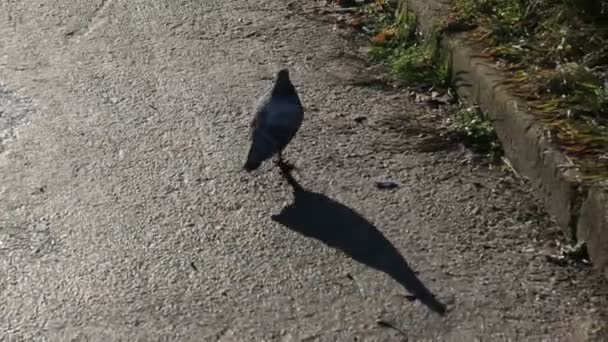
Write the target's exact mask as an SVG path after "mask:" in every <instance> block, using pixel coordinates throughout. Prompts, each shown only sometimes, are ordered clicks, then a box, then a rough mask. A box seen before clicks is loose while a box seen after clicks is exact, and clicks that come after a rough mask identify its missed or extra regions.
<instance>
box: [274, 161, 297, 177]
mask: <svg viewBox="0 0 608 342" xmlns="http://www.w3.org/2000/svg"><path fill="white" fill-rule="evenodd" d="M275 163H276V165H277V166H278V167H279V168H280V169H281V171H283V172H284V173H285V172H286V173H290V172H291V171H293V170H295V169H296V167H295V165H293V164H291V163H289V162H286V161H285V160H283V158H279V159H277V161H276V162H275Z"/></svg>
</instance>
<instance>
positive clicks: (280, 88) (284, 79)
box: [272, 69, 296, 96]
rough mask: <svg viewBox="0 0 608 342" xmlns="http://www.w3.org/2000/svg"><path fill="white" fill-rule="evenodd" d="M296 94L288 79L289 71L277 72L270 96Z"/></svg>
mask: <svg viewBox="0 0 608 342" xmlns="http://www.w3.org/2000/svg"><path fill="white" fill-rule="evenodd" d="M295 93H296V90H295V88H294V86H293V84H292V83H291V80H290V79H289V70H287V69H281V70H279V72H277V79H276V81H275V83H274V88H273V89H272V94H273V95H277V96H289V95H293V94H295Z"/></svg>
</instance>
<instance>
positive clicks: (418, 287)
mask: <svg viewBox="0 0 608 342" xmlns="http://www.w3.org/2000/svg"><path fill="white" fill-rule="evenodd" d="M282 173H283V177H285V179H286V181H287V182H288V183H289V185H290V186H291V187H292V189H293V192H294V197H295V198H294V202H293V203H292V204H290V205H289V206H287V207H285V208H283V209H282V210H281V212H280V213H279V214H277V215H273V216H272V217H271V218H272V220H273V221H275V222H277V223H279V224H281V225H283V226H285V227H287V228H289V229H291V230H293V231H295V232H298V233H300V234H302V235H304V236H307V237H312V238H315V239H317V240H320V241H321V242H323V243H324V244H326V245H327V246H329V247H333V248H337V249H339V250H341V251H343V252H344V253H345V254H347V255H348V256H349V257H351V258H352V259H354V260H356V261H358V262H360V263H362V264H364V265H367V266H369V267H372V268H374V269H376V270H378V271H381V272H384V273H386V274H387V275H389V276H390V277H392V278H393V279H394V280H396V281H397V282H398V283H399V284H401V285H402V286H403V287H404V288H405V289H406V290H407V291H408V292H410V293H411V296H406V298H408V300H410V301H414V300H419V301H420V302H421V303H423V304H424V305H426V306H427V307H428V308H429V309H430V310H432V311H434V312H436V313H438V314H439V315H442V316H443V315H444V314H445V311H446V307H445V305H444V304H442V303H441V302H439V301H438V300H437V299H435V296H434V295H433V294H432V293H431V292H430V291H429V289H427V287H426V286H425V285H424V284H423V283H422V281H420V280H419V279H418V277H417V276H416V272H414V271H413V270H412V269H411V268H410V266H409V265H408V264H407V262H406V261H405V259H404V258H403V256H402V255H401V254H400V253H399V251H398V250H397V249H396V248H395V247H394V246H393V245H392V244H391V242H390V241H388V240H387V239H386V238H385V237H384V235H383V234H382V233H381V232H380V231H379V230H378V229H377V228H376V227H375V226H374V225H373V224H372V223H370V222H369V221H368V220H366V219H365V218H364V217H363V216H361V215H360V214H358V213H357V212H356V211H355V210H353V209H351V208H349V207H347V206H345V205H343V204H341V203H339V202H337V201H335V200H333V199H331V198H329V197H327V196H325V195H323V194H320V193H315V192H311V191H307V190H306V189H304V188H303V187H302V186H301V185H300V184H299V183H298V182H297V181H296V180H295V179H294V178H293V176H292V175H291V172H290V171H287V170H283V172H282Z"/></svg>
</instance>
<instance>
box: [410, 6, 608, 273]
mask: <svg viewBox="0 0 608 342" xmlns="http://www.w3.org/2000/svg"><path fill="white" fill-rule="evenodd" d="M401 2H402V4H403V5H404V6H407V7H408V9H409V10H411V11H412V12H413V13H414V14H415V15H416V17H417V20H418V25H419V29H420V31H421V33H422V35H423V36H425V37H427V38H431V37H432V36H433V34H435V32H436V30H437V28H438V27H439V25H440V24H441V19H442V18H446V17H447V14H448V13H449V9H450V8H449V6H450V4H449V3H445V2H439V1H437V0H436V1H428V0H401ZM440 49H441V53H443V54H444V55H445V56H449V58H451V63H452V74H453V77H454V86H455V88H456V91H457V93H458V95H459V96H461V97H463V98H466V99H468V100H469V101H471V102H473V103H476V104H478V105H479V106H480V107H481V109H482V110H483V111H484V112H485V113H486V114H487V115H488V116H489V117H490V119H491V120H492V122H493V126H494V128H495V130H496V133H497V135H498V137H499V139H500V141H501V143H502V145H503V148H504V150H505V154H506V156H507V158H508V159H509V160H510V161H511V163H512V164H513V166H514V167H515V169H516V170H517V171H518V172H519V173H520V174H521V175H523V176H524V177H526V178H528V179H529V181H530V184H531V186H532V187H533V191H534V193H535V195H536V196H537V197H538V198H539V199H540V200H541V201H542V203H543V205H544V207H545V210H546V211H547V212H548V213H549V214H550V215H551V216H552V217H553V219H554V220H555V221H556V223H557V224H558V225H559V226H560V227H561V228H562V229H563V230H564V232H566V234H568V236H570V237H572V238H576V239H578V241H584V242H585V243H586V245H587V250H588V253H589V255H590V258H591V261H592V263H593V264H594V266H595V267H597V268H598V269H599V270H603V272H604V274H605V275H606V277H607V278H608V192H607V191H606V187H600V186H596V187H593V188H591V189H590V188H589V187H587V186H583V185H582V184H581V182H580V181H579V180H580V179H581V178H580V174H579V173H578V171H577V169H576V168H574V167H573V166H574V165H573V163H572V162H571V161H570V160H569V158H568V157H567V156H566V155H564V154H563V153H561V152H560V151H559V150H557V149H556V148H555V147H554V146H553V145H552V144H551V143H550V142H549V140H548V137H547V135H546V133H545V132H546V130H545V129H544V128H543V126H542V125H541V124H539V123H538V120H535V118H534V117H533V116H532V114H530V113H528V112H526V110H527V108H528V106H527V104H526V103H525V102H524V101H522V100H519V99H517V98H515V97H514V96H512V95H511V94H509V92H508V90H507V89H505V87H503V86H502V84H501V81H503V80H504V76H503V75H501V73H500V72H499V71H497V70H496V68H495V67H493V66H492V64H493V62H492V61H490V60H488V59H486V58H483V57H479V56H478V55H476V54H475V50H474V48H473V44H472V43H470V42H468V41H467V40H466V39H465V36H464V35H463V34H454V35H446V36H443V37H442V38H441V42H440Z"/></svg>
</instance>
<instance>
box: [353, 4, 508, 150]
mask: <svg viewBox="0 0 608 342" xmlns="http://www.w3.org/2000/svg"><path fill="white" fill-rule="evenodd" d="M361 13H363V15H365V16H366V17H367V18H369V19H371V20H370V21H371V25H370V26H371V27H372V31H373V32H372V33H373V35H374V39H373V40H372V41H373V43H372V47H371V49H370V57H371V59H372V60H373V61H374V62H376V63H379V64H382V65H384V66H385V67H386V70H387V75H386V76H388V78H389V79H391V80H392V81H395V82H397V83H399V84H401V85H405V86H414V87H417V88H423V89H424V88H430V87H433V88H444V89H445V88H447V87H449V85H450V81H451V69H450V65H449V63H448V60H449V59H448V58H445V56H441V55H440V53H439V51H440V50H439V46H438V44H439V39H437V38H438V36H435V37H431V38H430V39H427V40H424V39H422V38H421V35H419V34H418V32H417V27H418V25H417V24H418V23H417V20H416V17H415V15H414V14H413V13H412V12H411V11H409V10H408V8H407V7H405V5H403V3H402V5H401V6H400V7H398V8H395V7H390V6H389V5H384V6H379V5H378V4H377V3H373V4H370V5H367V6H363V7H362V9H361ZM389 38H390V39H389ZM450 113H451V115H450V120H449V121H450V123H449V125H448V127H447V135H448V137H449V138H450V139H453V140H456V141H459V142H461V143H462V144H463V145H465V146H466V147H468V148H469V149H471V150H472V151H474V152H476V153H479V154H482V155H485V156H487V157H489V159H490V160H491V161H492V162H497V161H499V160H500V157H501V156H502V155H503V152H502V147H501V145H500V143H499V140H498V137H497V136H496V133H495V131H494V128H493V126H492V124H491V122H490V121H488V119H487V118H486V117H485V115H483V113H482V112H481V111H480V110H479V108H478V107H471V106H463V105H461V106H458V107H455V108H451V109H450Z"/></svg>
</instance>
